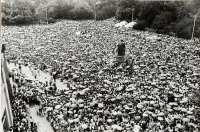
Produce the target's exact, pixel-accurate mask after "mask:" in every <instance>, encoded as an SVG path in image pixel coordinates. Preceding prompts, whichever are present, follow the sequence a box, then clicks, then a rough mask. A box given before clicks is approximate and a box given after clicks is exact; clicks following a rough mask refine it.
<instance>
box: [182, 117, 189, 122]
mask: <svg viewBox="0 0 200 132" xmlns="http://www.w3.org/2000/svg"><path fill="white" fill-rule="evenodd" d="M182 121H184V122H189V121H190V119H188V118H183V119H182Z"/></svg>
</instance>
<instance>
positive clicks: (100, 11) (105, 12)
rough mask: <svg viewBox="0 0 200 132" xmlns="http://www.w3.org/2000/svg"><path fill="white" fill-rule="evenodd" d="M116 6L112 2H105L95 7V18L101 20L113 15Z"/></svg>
mask: <svg viewBox="0 0 200 132" xmlns="http://www.w3.org/2000/svg"><path fill="white" fill-rule="evenodd" d="M115 12H116V6H115V5H114V4H112V3H109V2H106V3H102V4H100V5H98V7H97V20H103V19H107V18H111V17H113V16H115Z"/></svg>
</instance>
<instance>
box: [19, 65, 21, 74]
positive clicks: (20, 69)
mask: <svg viewBox="0 0 200 132" xmlns="http://www.w3.org/2000/svg"><path fill="white" fill-rule="evenodd" d="M21 69H22V66H21V64H19V71H20V73H21Z"/></svg>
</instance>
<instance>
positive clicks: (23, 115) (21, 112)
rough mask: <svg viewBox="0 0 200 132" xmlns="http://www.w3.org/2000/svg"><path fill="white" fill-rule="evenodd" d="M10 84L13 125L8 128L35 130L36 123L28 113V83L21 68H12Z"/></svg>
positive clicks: (32, 131) (18, 131) (26, 131)
mask: <svg viewBox="0 0 200 132" xmlns="http://www.w3.org/2000/svg"><path fill="white" fill-rule="evenodd" d="M11 77H12V84H13V86H12V87H13V93H14V98H13V100H12V102H11V104H12V105H11V106H12V114H13V126H12V128H11V129H10V131H11V132H12V131H13V132H37V125H36V123H35V122H34V121H33V119H32V117H31V116H30V115H29V112H28V108H27V105H28V103H29V102H26V100H27V97H28V96H27V93H28V90H29V89H28V87H27V86H28V85H27V84H26V80H25V79H24V78H23V75H22V74H21V69H19V70H18V69H13V71H12V74H11ZM24 93H26V94H24Z"/></svg>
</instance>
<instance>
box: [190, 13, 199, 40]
mask: <svg viewBox="0 0 200 132" xmlns="http://www.w3.org/2000/svg"><path fill="white" fill-rule="evenodd" d="M199 13H200V9H199V11H198V12H197V14H195V15H194V24H193V29H192V38H191V40H193V39H194V29H195V26H196V20H197V17H200V16H199Z"/></svg>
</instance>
